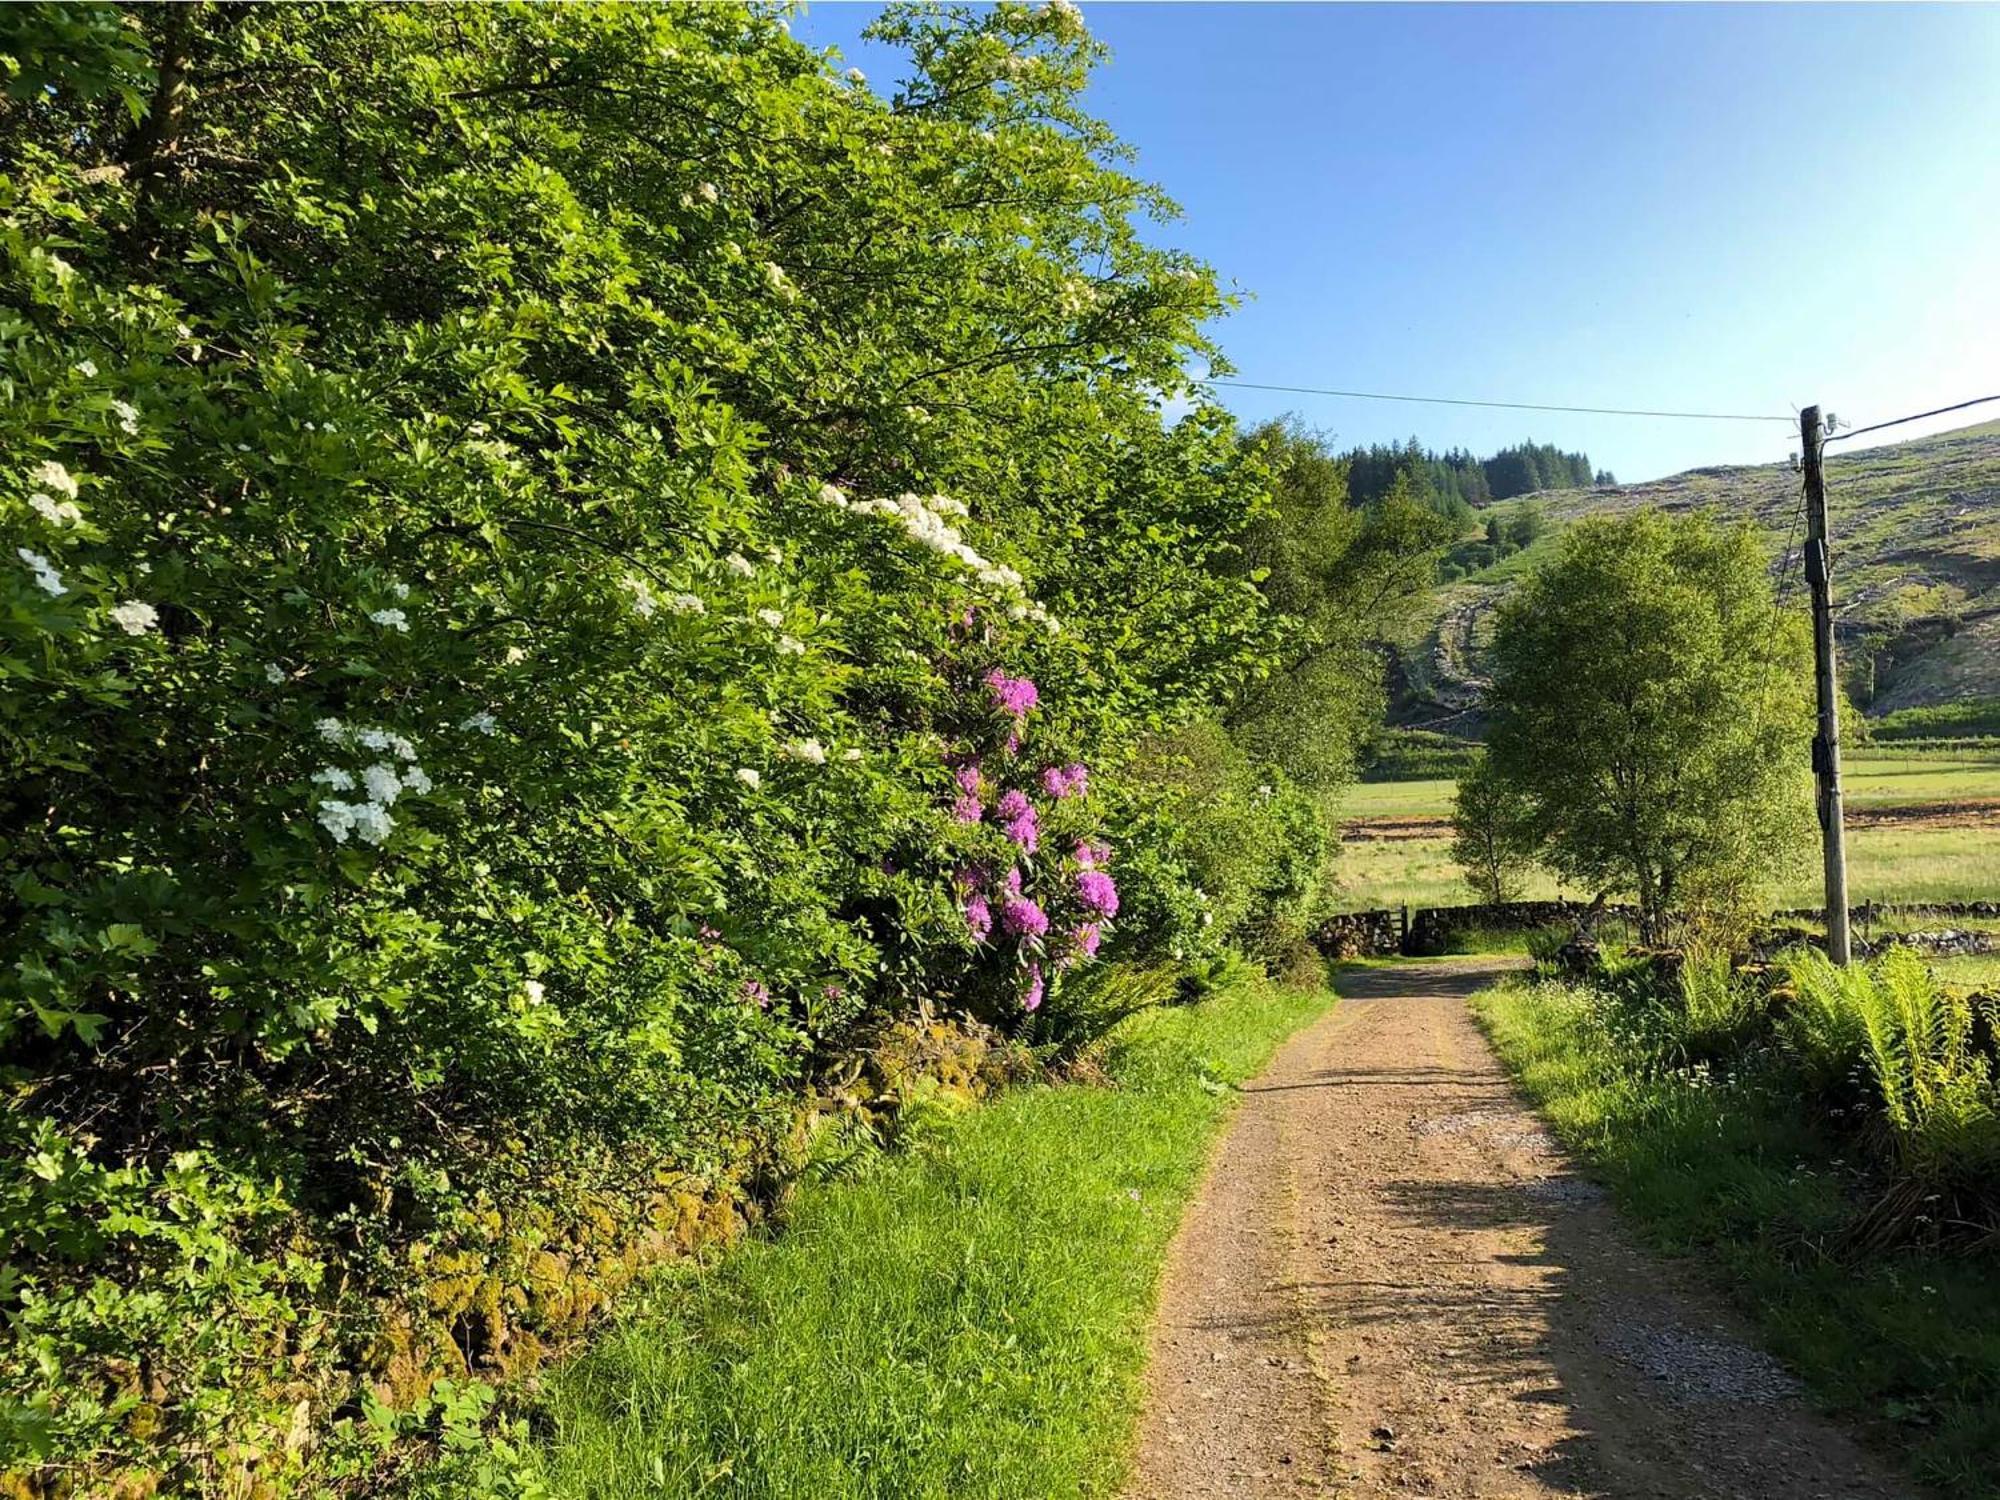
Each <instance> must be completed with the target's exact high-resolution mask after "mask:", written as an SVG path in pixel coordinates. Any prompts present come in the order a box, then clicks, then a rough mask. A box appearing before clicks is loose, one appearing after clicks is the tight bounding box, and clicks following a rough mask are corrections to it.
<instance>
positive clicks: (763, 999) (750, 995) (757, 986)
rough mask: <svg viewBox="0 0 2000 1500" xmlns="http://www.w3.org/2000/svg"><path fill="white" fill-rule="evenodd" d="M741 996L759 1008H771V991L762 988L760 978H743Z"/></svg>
mask: <svg viewBox="0 0 2000 1500" xmlns="http://www.w3.org/2000/svg"><path fill="white" fill-rule="evenodd" d="M743 998H744V999H745V1000H748V1001H751V1002H752V1003H753V1004H755V1005H756V1007H757V1009H759V1010H769V1009H770V1008H771V992H770V991H769V990H767V989H765V988H764V984H763V981H762V980H758V979H746V980H744V981H743Z"/></svg>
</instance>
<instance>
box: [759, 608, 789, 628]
mask: <svg viewBox="0 0 2000 1500" xmlns="http://www.w3.org/2000/svg"><path fill="white" fill-rule="evenodd" d="M757 618H758V619H760V620H762V621H763V622H764V623H765V624H766V625H768V626H770V627H771V628H772V629H773V630H776V629H778V628H779V627H780V626H782V625H783V624H784V623H785V617H784V616H783V615H782V614H780V613H779V612H778V611H777V610H775V609H760V610H758V611H757Z"/></svg>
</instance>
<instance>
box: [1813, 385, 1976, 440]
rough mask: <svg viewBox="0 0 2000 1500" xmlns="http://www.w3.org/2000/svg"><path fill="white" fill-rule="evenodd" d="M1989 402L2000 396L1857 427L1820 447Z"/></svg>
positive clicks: (1973, 400)
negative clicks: (1870, 425)
mask: <svg viewBox="0 0 2000 1500" xmlns="http://www.w3.org/2000/svg"><path fill="white" fill-rule="evenodd" d="M1989 401H2000V396H1976V397H1974V398H1973V399H1972V400H1970V401H1961V402H1959V403H1958V405H1956V406H1940V407H1939V408H1938V409H1937V410H1936V411H1920V412H1918V413H1917V414H1916V415H1915V416H1913V417H1898V418H1896V420H1895V421H1893V422H1877V423H1876V424H1875V425H1874V426H1873V427H1856V428H1853V429H1851V430H1850V431H1847V432H1843V433H1840V434H1838V435H1836V436H1834V437H1830V438H1827V439H1826V440H1825V442H1822V443H1821V444H1820V446H1821V447H1822V448H1824V447H1825V446H1826V444H1827V443H1844V442H1846V441H1847V440H1848V439H1849V438H1852V437H1860V436H1861V434H1862V433H1864V432H1880V431H1881V430H1882V429H1883V428H1884V427H1901V426H1902V425H1903V424H1904V423H1905V422H1921V421H1923V419H1924V418H1925V417H1941V416H1943V415H1944V414H1945V413H1946V412H1950V411H1964V410H1965V409H1966V408H1967V407H1968V406H1984V405H1986V403H1987V402H1989Z"/></svg>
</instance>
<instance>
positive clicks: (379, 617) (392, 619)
mask: <svg viewBox="0 0 2000 1500" xmlns="http://www.w3.org/2000/svg"><path fill="white" fill-rule="evenodd" d="M368 618H369V619H371V620H373V621H374V622H375V623H376V624H377V625H381V626H384V627H386V628H388V629H390V630H400V631H401V632H402V633H403V634H404V635H408V634H409V633H410V621H409V617H408V616H407V615H405V614H404V613H403V612H402V611H401V610H400V609H377V610H371V611H369V614H368Z"/></svg>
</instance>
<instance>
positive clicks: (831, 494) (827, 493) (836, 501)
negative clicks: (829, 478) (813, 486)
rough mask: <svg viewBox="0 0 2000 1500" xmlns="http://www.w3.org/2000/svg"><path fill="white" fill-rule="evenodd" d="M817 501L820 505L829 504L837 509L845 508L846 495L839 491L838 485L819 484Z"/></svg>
mask: <svg viewBox="0 0 2000 1500" xmlns="http://www.w3.org/2000/svg"><path fill="white" fill-rule="evenodd" d="M819 502H820V504H822V505H831V506H833V507H834V508H835V509H837V510H845V509H847V496H845V495H843V494H842V493H841V492H840V486H839V485H837V484H823V485H821V486H820V487H819Z"/></svg>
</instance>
